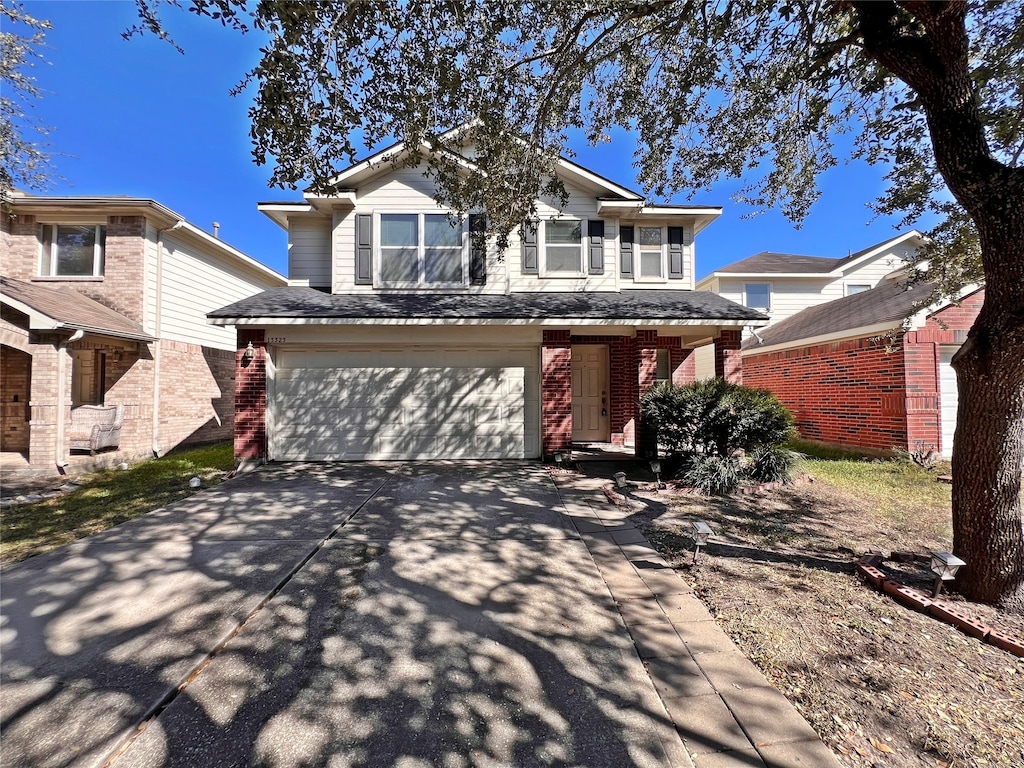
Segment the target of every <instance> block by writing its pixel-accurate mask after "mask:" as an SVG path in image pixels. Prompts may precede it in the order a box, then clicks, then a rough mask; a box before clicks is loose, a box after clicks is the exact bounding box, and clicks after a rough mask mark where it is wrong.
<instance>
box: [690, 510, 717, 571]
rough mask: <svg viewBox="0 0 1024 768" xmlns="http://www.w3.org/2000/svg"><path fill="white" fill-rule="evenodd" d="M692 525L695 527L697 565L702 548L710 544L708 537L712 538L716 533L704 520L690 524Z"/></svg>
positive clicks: (694, 551) (694, 550) (694, 559)
mask: <svg viewBox="0 0 1024 768" xmlns="http://www.w3.org/2000/svg"><path fill="white" fill-rule="evenodd" d="M690 525H691V526H693V542H694V546H693V564H694V565H696V564H697V558H698V557H699V556H700V548H701V547H703V546H705V545H706V544H707V543H708V537H709V536H711V534H712V533H714V531H712V530H711V526H710V525H708V524H707V523H705V522H704V521H703V520H698V521H697V522H695V523H690Z"/></svg>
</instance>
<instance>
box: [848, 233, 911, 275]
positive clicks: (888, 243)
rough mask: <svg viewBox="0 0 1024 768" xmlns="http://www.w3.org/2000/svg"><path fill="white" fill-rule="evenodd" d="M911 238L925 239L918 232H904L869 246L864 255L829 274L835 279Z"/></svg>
mask: <svg viewBox="0 0 1024 768" xmlns="http://www.w3.org/2000/svg"><path fill="white" fill-rule="evenodd" d="M912 237H916V238H919V239H921V240H924V239H925V237H924V235H922V234H921V233H920V232H919V231H918V230H916V229H911V230H910V231H908V232H904V233H903V234H901V235H896V236H895V237H891V238H889V239H888V240H883V241H882V242H881V243H877V244H875V245H872V246H869V248H868V250H867V251H865V252H864V253H862V254H861V255H860V256H858V257H857V258H856V259H854V260H853V261H850V262H848V263H846V264H843V265H842V266H841V267H836V268H835V269H833V270H832V272H830V273H829V274H832V275H835V276H836V277H839V276H841V275H842V274H843V273H844V272H846V271H847V270H848V269H850V267H854V266H856V265H858V264H860V263H861V262H863V261H866V260H867V259H870V258H872V257H873V256H877V255H878V254H879V252H880V251H883V250H885V249H886V248H891V247H892V246H894V245H899V244H900V243H902V242H904V241H905V240H909V239H910V238H912ZM840 261H842V259H840Z"/></svg>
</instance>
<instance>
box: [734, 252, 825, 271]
mask: <svg viewBox="0 0 1024 768" xmlns="http://www.w3.org/2000/svg"><path fill="white" fill-rule="evenodd" d="M840 261H845V259H827V258H824V257H822V256H796V255H794V254H791V253H774V252H772V251H762V252H761V253H755V254H754V255H753V256H748V257H747V258H745V259H743V260H742V261H737V262H736V263H734V264H729V265H728V266H725V267H722V268H721V269H718V270H716V272H730V273H748V274H770V273H773V272H775V273H783V274H808V275H812V274H822V275H825V274H828V273H829V272H831V271H832V270H833V269H835V268H836V267H837V266H838V265H839V263H840Z"/></svg>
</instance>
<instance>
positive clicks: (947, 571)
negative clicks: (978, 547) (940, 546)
mask: <svg viewBox="0 0 1024 768" xmlns="http://www.w3.org/2000/svg"><path fill="white" fill-rule="evenodd" d="M963 565H967V563H965V562H964V561H963V560H961V559H960V558H959V557H957V556H956V555H951V554H949V552H932V573H934V574H935V588H934V589H933V590H932V597H938V596H939V592H941V591H942V582H944V581H952V580H953V579H955V578H956V572H957V571H958V570H960V567H961V566H963Z"/></svg>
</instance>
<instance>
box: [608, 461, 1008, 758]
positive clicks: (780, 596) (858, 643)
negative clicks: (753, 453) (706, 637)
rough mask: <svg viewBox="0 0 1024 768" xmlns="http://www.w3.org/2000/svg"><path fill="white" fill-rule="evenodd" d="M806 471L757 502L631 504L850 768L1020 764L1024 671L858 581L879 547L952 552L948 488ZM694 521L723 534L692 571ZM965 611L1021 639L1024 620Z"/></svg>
mask: <svg viewBox="0 0 1024 768" xmlns="http://www.w3.org/2000/svg"><path fill="white" fill-rule="evenodd" d="M801 469H802V470H803V471H804V472H807V473H809V474H810V475H811V476H813V478H814V482H804V483H798V484H797V485H794V486H791V487H786V488H782V489H778V490H775V491H771V492H769V493H767V494H765V495H761V496H736V497H733V498H727V499H704V498H700V497H695V496H693V495H689V494H687V493H684V492H680V491H676V492H673V491H666V490H662V491H660V492H658V491H656V490H655V489H654V487H653V485H652V484H649V483H648V484H646V485H643V484H642V485H641V491H640V492H639V493H637V494H634V495H632V498H631V499H630V500H629V502H628V503H629V504H630V505H631V506H632V508H633V510H634V515H633V520H634V522H635V523H636V524H637V525H638V526H640V527H641V529H642V530H643V531H644V532H645V533H646V535H647V536H648V538H649V539H650V540H651V542H652V543H653V544H654V545H655V546H656V547H657V548H658V549H659V550H660V551H661V552H662V553H664V554H665V555H667V556H668V557H669V558H670V559H671V561H672V562H673V564H674V565H676V566H677V567H678V568H680V569H681V570H682V572H683V574H684V576H685V577H686V578H687V580H688V581H690V583H691V584H692V585H693V586H694V588H695V590H696V591H697V593H698V594H699V595H700V597H701V598H702V599H703V600H704V601H705V603H706V604H707V605H708V606H709V608H710V609H711V611H712V614H713V615H714V616H715V617H716V619H717V620H718V621H719V622H720V623H721V625H722V626H723V627H724V628H725V630H726V631H727V632H728V633H729V634H730V635H731V636H732V638H733V639H734V640H735V641H736V643H737V644H738V645H739V646H740V648H741V649H743V650H744V652H745V653H746V654H747V655H748V656H749V657H750V658H751V659H752V660H753V661H754V662H755V663H756V664H757V665H758V666H759V667H760V668H761V669H762V671H763V672H764V673H765V674H766V675H767V677H768V678H769V680H771V681H772V682H773V683H774V684H775V685H776V686H777V687H778V688H779V690H781V691H782V692H783V693H784V694H785V695H786V696H787V697H788V698H789V699H790V700H791V701H792V702H793V703H794V704H795V705H796V707H797V708H798V709H799V710H800V712H801V713H802V714H803V715H804V717H805V718H806V719H807V720H808V721H809V722H810V723H811V725H812V726H814V728H815V729H816V730H817V731H818V733H819V734H820V735H821V737H822V739H823V740H824V741H825V743H826V744H828V745H829V746H831V747H832V748H833V750H835V752H836V754H837V756H838V758H839V760H840V762H841V763H843V764H844V765H847V766H857V767H858V768H859V767H861V766H885V768H911V767H913V768H920V767H921V766H932V767H933V768H941V767H943V766H945V767H947V768H953V767H954V766H955V767H956V768H968V767H971V766H1018V768H1019V767H1020V766H1024V660H1021V659H1018V658H1016V657H1014V656H1013V655H1011V654H1009V653H1007V652H1005V651H1001V650H999V649H996V648H994V647H992V646H989V645H986V644H984V643H981V642H979V641H977V640H975V639H973V638H970V637H967V636H966V635H963V634H961V633H960V632H959V631H957V630H956V629H954V628H953V627H951V626H948V625H946V624H943V623H940V622H938V621H936V620H934V619H932V618H929V617H928V616H925V615H922V614H919V613H914V612H913V611H910V610H907V609H906V608H903V607H902V606H900V605H899V604H898V603H896V602H894V601H892V600H891V599H889V598H888V597H886V596H884V595H882V594H879V593H878V592H876V591H874V590H873V589H871V588H869V587H868V586H866V585H864V584H862V583H861V582H860V581H859V580H858V579H857V578H856V576H855V572H854V567H853V561H854V558H855V556H856V555H859V554H860V553H862V552H863V551H865V550H866V549H867V548H869V547H874V548H877V549H882V550H884V551H887V552H888V551H891V550H910V551H917V552H928V551H930V550H934V549H949V547H950V544H951V541H950V536H951V512H950V487H949V486H948V485H944V484H941V483H937V482H936V481H935V473H934V472H932V473H929V472H925V471H924V470H921V469H920V468H918V467H916V466H914V465H912V464H905V463H897V462H871V461H864V460H856V459H830V460H807V461H806V462H804V464H803V466H802V467H801ZM696 519H703V520H707V521H708V522H710V523H711V525H712V527H713V528H714V529H715V531H716V534H717V535H716V536H715V537H714V538H713V539H712V541H713V543H712V544H711V545H710V546H709V547H708V549H707V550H706V552H703V553H702V554H701V560H700V564H699V565H698V566H697V567H693V566H692V565H691V561H692V539H691V538H690V535H689V528H690V522H691V521H692V520H696ZM906 576H907V578H908V579H909V580H913V579H914V578H916V577H919V578H921V579H922V580H926V579H927V575H926V574H924V573H919V574H916V573H908V574H906ZM922 583H924V582H922ZM952 599H959V598H956V597H955V596H954V597H953V598H952ZM962 607H964V608H966V609H967V610H968V611H969V612H971V613H974V614H975V615H977V616H979V617H982V618H984V619H985V620H986V621H987V622H988V623H989V624H991V625H993V626H998V627H1000V628H1001V629H1003V630H1005V631H1009V632H1011V633H1013V634H1016V635H1017V636H1024V618H1022V617H1020V616H1012V615H1006V614H1001V613H999V612H998V611H996V610H995V609H993V608H991V607H989V606H982V605H976V604H972V603H966V602H964V603H963V604H962Z"/></svg>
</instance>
